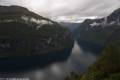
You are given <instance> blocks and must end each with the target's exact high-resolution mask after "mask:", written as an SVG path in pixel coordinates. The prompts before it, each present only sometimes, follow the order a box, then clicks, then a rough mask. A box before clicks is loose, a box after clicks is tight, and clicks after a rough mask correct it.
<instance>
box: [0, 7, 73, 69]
mask: <svg viewBox="0 0 120 80" xmlns="http://www.w3.org/2000/svg"><path fill="white" fill-rule="evenodd" d="M72 47H73V39H72V37H71V34H70V32H69V30H68V29H66V28H63V27H61V26H60V25H59V24H58V23H56V22H54V21H52V20H50V19H48V18H44V17H42V16H39V15H38V14H35V13H33V12H31V11H29V10H28V9H26V8H24V7H20V6H0V71H2V70H3V71H4V70H5V71H9V70H14V69H15V70H17V69H29V68H32V67H36V68H37V67H44V66H47V65H49V64H50V63H53V62H57V61H64V60H67V58H68V57H69V55H70V52H71V49H72Z"/></svg>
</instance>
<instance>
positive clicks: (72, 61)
mask: <svg viewBox="0 0 120 80" xmlns="http://www.w3.org/2000/svg"><path fill="white" fill-rule="evenodd" d="M95 60H96V57H95V56H94V55H93V54H91V53H84V51H82V50H81V48H80V47H79V46H78V44H77V42H76V41H75V44H74V48H73V49H72V54H71V56H70V57H69V59H68V60H67V61H65V62H59V63H54V64H51V65H49V66H47V67H44V68H40V69H39V68H38V69H32V70H29V71H25V72H19V73H14V72H10V73H4V74H3V73H2V74H1V76H0V77H4V76H5V77H9V78H10V77H16V78H29V79H30V80H63V79H64V77H65V76H67V75H69V74H70V72H72V71H79V72H84V71H85V70H86V69H87V68H88V66H89V65H91V64H92V63H93V62H94V61H95Z"/></svg>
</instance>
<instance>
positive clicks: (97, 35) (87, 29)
mask: <svg viewBox="0 0 120 80" xmlns="http://www.w3.org/2000/svg"><path fill="white" fill-rule="evenodd" d="M118 29H120V9H117V10H115V11H114V12H113V13H111V14H110V15H109V16H107V17H104V18H100V19H87V20H85V21H84V22H83V23H81V25H80V26H79V27H78V28H77V29H76V30H75V31H76V32H77V33H76V39H77V40H78V43H79V44H80V46H81V47H83V49H84V50H87V51H91V52H93V53H100V52H101V51H102V49H103V48H104V44H105V42H106V41H107V40H108V38H109V37H110V36H111V35H112V34H113V33H114V32H115V31H116V30H118ZM114 36H115V35H114ZM86 43H87V44H86Z"/></svg>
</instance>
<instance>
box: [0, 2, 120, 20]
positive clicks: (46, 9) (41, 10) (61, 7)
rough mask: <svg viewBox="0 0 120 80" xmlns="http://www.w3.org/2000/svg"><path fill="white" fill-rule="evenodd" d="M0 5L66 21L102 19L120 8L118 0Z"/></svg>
mask: <svg viewBox="0 0 120 80" xmlns="http://www.w3.org/2000/svg"><path fill="white" fill-rule="evenodd" d="M0 4H2V5H3V4H5V5H20V6H24V7H27V8H29V10H32V11H34V12H36V13H38V14H40V15H43V16H47V17H50V18H52V19H54V20H68V21H79V20H80V21H81V20H83V19H84V18H87V17H89V18H94V17H95V16H98V17H103V16H107V15H109V14H110V13H111V12H112V11H113V10H115V9H117V8H120V0H0Z"/></svg>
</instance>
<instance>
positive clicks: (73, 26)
mask: <svg viewBox="0 0 120 80" xmlns="http://www.w3.org/2000/svg"><path fill="white" fill-rule="evenodd" d="M59 24H60V25H61V26H63V27H66V28H68V29H69V30H70V31H71V32H73V31H74V30H75V29H76V28H78V27H79V26H80V23H74V22H59Z"/></svg>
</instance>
